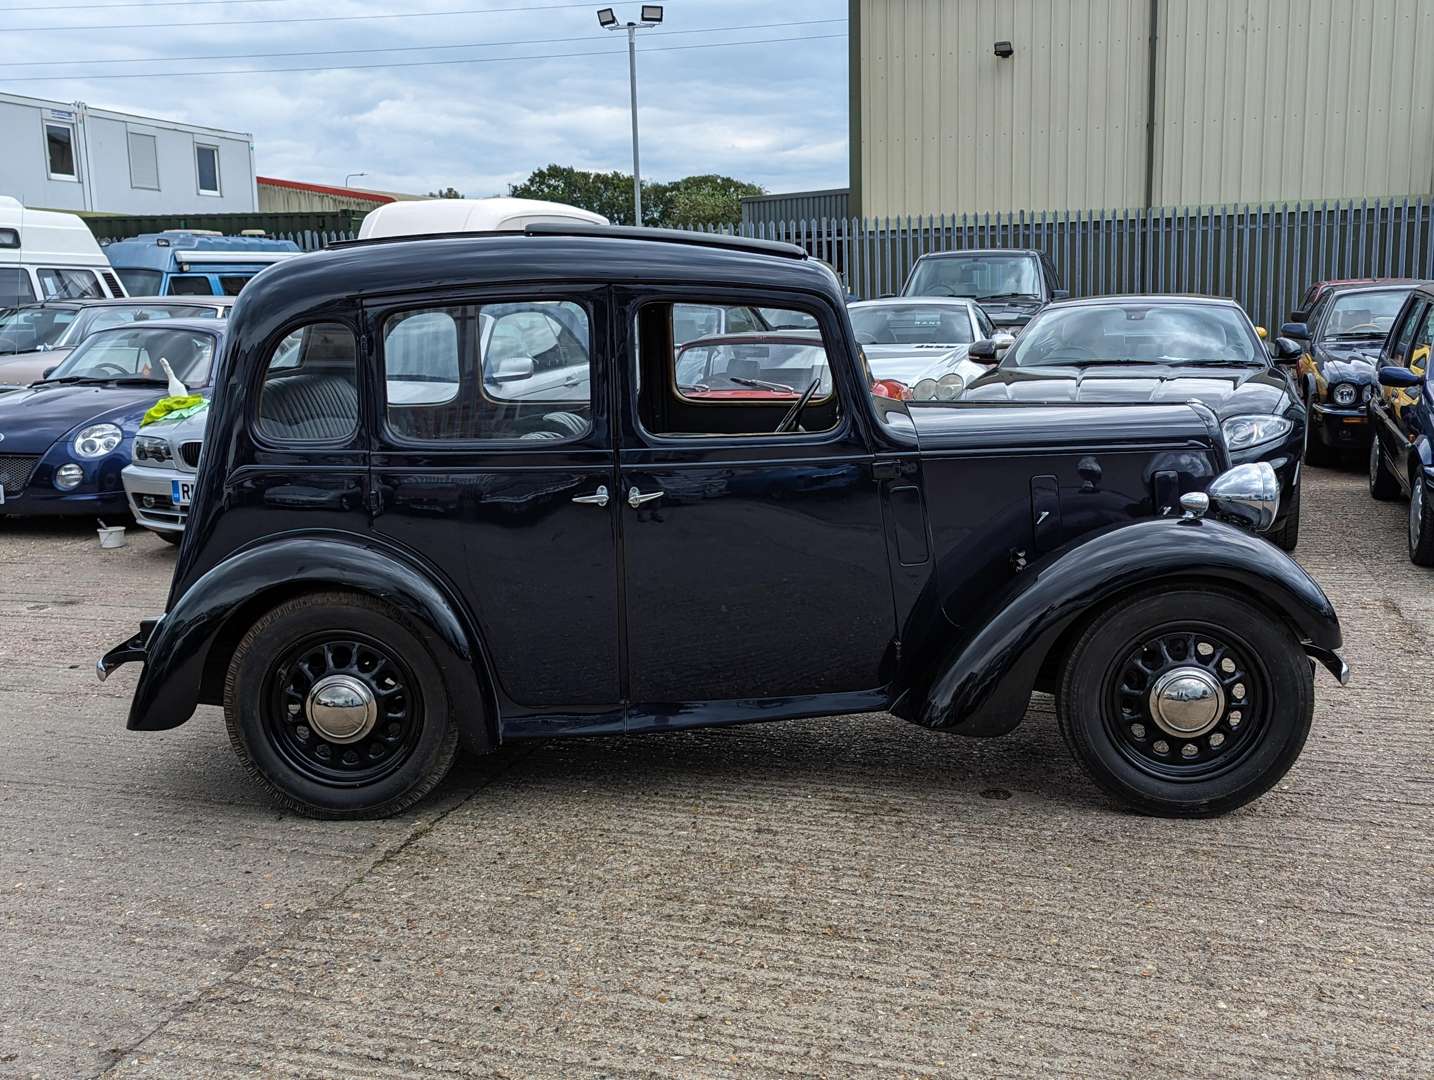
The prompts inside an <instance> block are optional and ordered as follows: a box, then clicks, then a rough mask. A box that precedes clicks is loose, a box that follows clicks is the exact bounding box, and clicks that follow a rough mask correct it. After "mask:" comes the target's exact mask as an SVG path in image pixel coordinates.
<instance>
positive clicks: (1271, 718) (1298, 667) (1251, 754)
mask: <svg viewBox="0 0 1434 1080" xmlns="http://www.w3.org/2000/svg"><path fill="white" fill-rule="evenodd" d="M1313 710H1314V675H1313V671H1312V669H1311V666H1310V662H1309V660H1308V658H1307V657H1306V656H1305V654H1304V650H1303V649H1302V648H1301V647H1300V644H1299V642H1298V641H1296V640H1295V638H1294V636H1293V635H1292V634H1291V633H1290V632H1289V631H1288V630H1287V629H1286V628H1285V627H1284V626H1283V625H1281V624H1280V623H1279V622H1277V621H1276V620H1274V619H1272V618H1271V617H1270V616H1269V615H1267V614H1266V613H1265V612H1264V611H1262V610H1260V609H1259V608H1256V607H1254V606H1253V605H1251V604H1248V603H1246V602H1245V601H1243V600H1241V599H1239V598H1238V597H1236V596H1234V595H1231V594H1228V593H1223V592H1218V591H1206V590H1202V589H1181V590H1176V591H1173V592H1167V593H1160V594H1147V595H1143V596H1138V597H1136V598H1134V599H1132V600H1129V601H1127V602H1125V603H1123V604H1120V605H1118V606H1117V607H1115V608H1113V609H1111V610H1110V611H1107V612H1105V613H1103V614H1102V615H1100V616H1099V617H1098V618H1097V619H1096V620H1095V621H1094V622H1092V623H1091V625H1090V626H1089V627H1088V628H1087V629H1086V631H1085V633H1083V634H1082V635H1081V637H1080V639H1079V640H1078V641H1077V642H1076V645H1075V648H1073V649H1072V650H1071V653H1070V655H1069V656H1068V657H1067V658H1066V662H1065V666H1064V670H1063V673H1062V678H1061V693H1060V695H1059V696H1058V699H1057V715H1058V717H1059V719H1060V725H1061V733H1062V734H1063V735H1064V736H1065V738H1066V741H1067V743H1068V744H1069V745H1070V747H1071V749H1072V751H1073V752H1074V753H1075V755H1076V757H1077V758H1078V759H1079V760H1080V762H1081V764H1082V765H1084V766H1085V768H1086V771H1087V772H1089V773H1090V775H1091V777H1092V779H1094V780H1095V782H1096V783H1097V784H1099V785H1100V786H1101V787H1102V788H1104V789H1105V790H1106V791H1107V792H1108V793H1110V794H1111V795H1113V796H1114V797H1115V798H1117V799H1119V800H1120V801H1121V802H1123V803H1125V804H1126V805H1127V806H1130V807H1132V808H1133V809H1135V810H1138V811H1140V812H1142V813H1146V814H1157V815H1161V816H1166V817H1210V816H1213V815H1216V814H1223V813H1226V812H1227V811H1230V810H1233V809H1235V808H1236V807H1239V806H1243V805H1244V804H1245V803H1247V802H1249V801H1251V800H1252V799H1255V798H1257V797H1258V796H1260V795H1262V794H1263V793H1264V792H1265V791H1267V790H1269V788H1270V787H1272V786H1273V785H1274V784H1275V783H1276V782H1277V781H1278V780H1279V779H1280V777H1282V776H1283V775H1284V774H1285V773H1286V772H1287V771H1288V770H1289V768H1290V766H1291V765H1293V764H1294V762H1295V759H1296V758H1298V757H1299V754H1300V750H1301V749H1302V748H1303V747H1304V743H1305V738H1306V736H1307V735H1308V734H1309V728H1310V719H1311V716H1312V715H1313Z"/></svg>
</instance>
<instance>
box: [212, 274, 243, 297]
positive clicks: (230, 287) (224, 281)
mask: <svg viewBox="0 0 1434 1080" xmlns="http://www.w3.org/2000/svg"><path fill="white" fill-rule="evenodd" d="M249 277H250V275H249V274H220V275H219V288H220V289H221V290H223V292H224V295H225V296H238V295H239V291H240V290H241V289H243V288H244V286H245V285H248V284H249Z"/></svg>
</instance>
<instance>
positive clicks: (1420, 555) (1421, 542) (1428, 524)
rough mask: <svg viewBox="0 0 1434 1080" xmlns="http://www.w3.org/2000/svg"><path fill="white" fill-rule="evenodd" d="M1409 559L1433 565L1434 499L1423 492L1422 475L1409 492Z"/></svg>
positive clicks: (1420, 563)
mask: <svg viewBox="0 0 1434 1080" xmlns="http://www.w3.org/2000/svg"><path fill="white" fill-rule="evenodd" d="M1409 561H1410V562H1412V563H1414V565H1415V566H1434V501H1431V500H1430V499H1429V496H1428V495H1426V494H1425V492H1424V477H1422V476H1418V475H1416V476H1415V478H1414V485H1413V487H1412V488H1411V490H1410V493H1409Z"/></svg>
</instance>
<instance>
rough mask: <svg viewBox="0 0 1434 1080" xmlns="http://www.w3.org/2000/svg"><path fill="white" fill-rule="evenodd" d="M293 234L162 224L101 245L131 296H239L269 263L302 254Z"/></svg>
mask: <svg viewBox="0 0 1434 1080" xmlns="http://www.w3.org/2000/svg"><path fill="white" fill-rule="evenodd" d="M300 250H301V249H300V248H299V245H298V244H296V243H294V242H293V241H292V240H272V239H270V238H269V237H266V236H224V235H222V234H220V233H216V232H206V231H204V230H201V229H166V230H165V231H164V232H160V233H143V234H141V235H139V236H134V237H131V238H130V239H128V240H117V241H115V242H114V243H113V244H110V245H108V246H106V247H105V249H104V252H105V255H106V256H107V257H108V258H109V261H110V265H111V266H113V267H114V268H115V272H116V273H117V274H119V276H120V280H121V281H122V282H124V286H125V290H126V291H127V292H128V293H129V294H130V295H131V296H238V295H239V290H240V289H242V288H243V287H244V285H245V284H246V283H247V282H248V280H249V279H250V278H251V277H253V276H254V275H255V274H257V273H258V272H259V271H260V270H262V269H264V267H266V266H268V265H270V264H271V263H276V262H280V261H282V260H284V259H288V258H292V257H293V256H295V255H298V254H300Z"/></svg>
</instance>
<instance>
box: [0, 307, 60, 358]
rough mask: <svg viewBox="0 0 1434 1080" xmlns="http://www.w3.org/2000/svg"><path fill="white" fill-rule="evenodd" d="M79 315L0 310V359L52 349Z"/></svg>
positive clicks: (44, 310)
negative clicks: (16, 354) (4, 356)
mask: <svg viewBox="0 0 1434 1080" xmlns="http://www.w3.org/2000/svg"><path fill="white" fill-rule="evenodd" d="M78 314H79V312H78V311H76V310H75V309H74V308H42V307H19V308H6V309H4V310H0V356H3V355H9V354H14V353H22V352H39V351H41V350H42V349H53V348H55V346H56V345H57V344H58V343H59V341H60V339H61V338H62V337H63V336H64V334H65V331H66V330H67V329H68V328H69V326H70V324H71V323H73V322H74V321H75V317H76V316H77V315H78Z"/></svg>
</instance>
